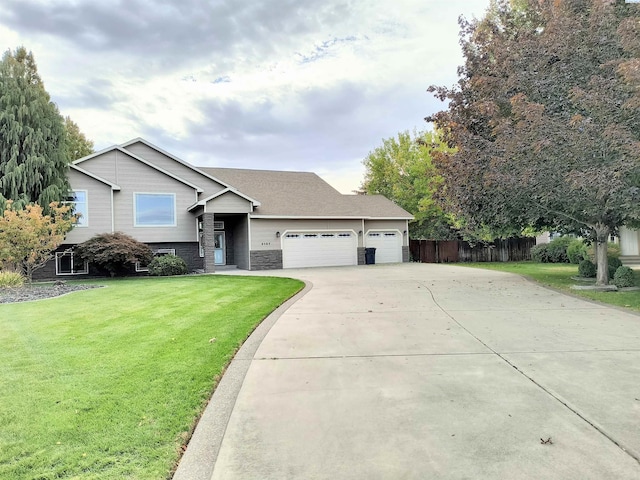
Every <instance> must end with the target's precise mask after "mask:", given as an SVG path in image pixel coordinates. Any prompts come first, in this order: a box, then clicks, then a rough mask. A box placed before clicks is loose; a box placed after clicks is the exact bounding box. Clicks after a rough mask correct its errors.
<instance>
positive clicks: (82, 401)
mask: <svg viewBox="0 0 640 480" xmlns="http://www.w3.org/2000/svg"><path fill="white" fill-rule="evenodd" d="M95 283H97V284H101V285H106V288H99V289H92V290H85V291H80V292H75V293H72V294H70V295H67V296H64V297H59V298H55V299H49V300H41V301H36V302H31V303H22V304H4V305H0V386H1V387H0V478H2V479H12V480H17V479H54V478H72V479H165V478H168V477H170V475H171V471H172V469H173V468H174V467H175V464H176V461H177V459H178V458H179V454H180V451H181V449H182V447H183V445H184V444H185V441H186V439H187V438H188V437H189V432H190V431H191V430H192V428H193V426H194V423H195V421H196V419H197V418H198V416H199V414H200V413H201V412H202V409H203V407H204V405H205V403H206V401H207V399H208V397H209V396H210V394H211V393H212V391H213V388H214V386H215V383H216V381H217V379H218V378H219V376H220V375H221V373H222V372H223V370H224V368H225V366H226V365H227V364H228V362H229V361H230V360H231V358H232V357H233V355H234V353H235V351H236V350H237V348H238V347H239V346H240V345H241V344H242V343H243V341H244V340H245V338H246V337H247V336H248V335H249V333H250V332H251V331H252V330H253V329H254V328H255V326H256V325H257V324H259V323H260V321H261V320H262V319H264V318H265V317H266V316H267V315H268V314H269V313H270V312H271V311H273V310H274V309H275V308H276V307H277V306H278V305H280V304H281V303H283V302H284V301H285V300H286V299H288V298H289V297H291V296H292V295H293V294H295V293H296V292H298V291H299V290H300V289H301V288H302V287H303V284H302V282H299V281H297V280H292V279H285V278H266V277H235V276H188V277H174V278H141V279H123V280H109V281H98V282H95ZM214 338H215V340H213V339H214Z"/></svg>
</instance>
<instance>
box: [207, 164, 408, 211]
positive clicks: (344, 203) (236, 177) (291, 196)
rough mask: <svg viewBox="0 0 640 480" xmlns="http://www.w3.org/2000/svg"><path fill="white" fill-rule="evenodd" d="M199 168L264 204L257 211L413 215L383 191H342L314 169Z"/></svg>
mask: <svg viewBox="0 0 640 480" xmlns="http://www.w3.org/2000/svg"><path fill="white" fill-rule="evenodd" d="M199 170H202V171H203V172H205V173H207V174H209V175H211V176H213V177H215V178H218V179H220V180H222V181H223V182H225V183H227V184H229V185H231V186H233V187H234V188H236V189H237V190H239V191H240V192H242V193H244V194H245V195H248V196H249V197H252V198H254V199H256V200H258V201H259V202H260V203H261V206H260V207H257V208H256V209H255V211H254V214H256V215H274V216H296V217H373V218H403V219H404V218H406V219H411V218H413V216H412V215H411V214H410V213H408V212H407V211H405V210H404V209H402V208H400V207H399V206H397V205H396V204H395V203H393V202H392V201H391V200H388V199H387V198H385V197H383V196H382V195H343V194H341V193H340V192H338V191H337V190H336V189H334V188H333V187H332V186H331V185H329V184H328V183H327V182H325V181H324V180H322V178H320V177H319V176H318V175H316V174H315V173H310V172H284V171H274V170H246V169H237V168H206V167H200V168H199Z"/></svg>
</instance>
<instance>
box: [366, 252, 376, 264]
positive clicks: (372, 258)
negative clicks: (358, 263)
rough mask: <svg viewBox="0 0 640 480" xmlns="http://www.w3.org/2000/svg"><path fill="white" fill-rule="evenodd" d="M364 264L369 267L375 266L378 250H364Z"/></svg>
mask: <svg viewBox="0 0 640 480" xmlns="http://www.w3.org/2000/svg"><path fill="white" fill-rule="evenodd" d="M364 263H366V264H367V265H373V264H374V263H376V249H375V248H365V249H364Z"/></svg>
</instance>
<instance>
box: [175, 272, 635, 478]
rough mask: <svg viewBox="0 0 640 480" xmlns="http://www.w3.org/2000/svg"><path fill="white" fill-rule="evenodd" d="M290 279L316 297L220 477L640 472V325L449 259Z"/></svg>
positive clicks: (291, 325) (260, 353)
mask: <svg viewBox="0 0 640 480" xmlns="http://www.w3.org/2000/svg"><path fill="white" fill-rule="evenodd" d="M268 274H270V275H273V274H274V272H268ZM277 274H278V275H280V276H292V277H296V278H301V279H304V280H307V281H309V282H311V283H312V284H313V288H312V289H311V290H310V291H309V292H308V293H307V294H306V295H305V296H303V297H302V298H301V299H300V300H298V301H297V302H296V303H295V304H293V305H292V306H291V307H290V308H289V309H288V310H286V312H285V313H284V314H282V316H281V317H280V318H279V319H278V320H277V322H276V323H275V325H274V326H273V327H272V328H271V330H270V331H269V333H268V334H267V335H266V337H265V338H264V340H263V341H262V343H261V344H260V346H259V347H258V348H257V351H256V352H255V355H253V357H252V358H249V359H247V360H246V362H247V363H246V365H247V366H248V371H247V373H246V377H245V378H244V382H243V383H242V386H241V389H240V391H239V393H238V395H237V399H236V400H235V404H234V405H233V406H232V410H231V415H230V418H229V421H228V424H227V425H226V426H225V429H224V436H223V440H222V444H221V447H220V450H219V453H218V455H217V460H216V462H215V468H214V469H213V474H212V476H211V473H210V472H208V473H207V474H206V476H207V478H212V479H215V480H235V479H242V480H245V479H252V480H253V479H255V480H268V479H274V480H276V479H277V480H284V479H305V480H307V479H327V480H329V479H332V480H333V479H389V480H398V479H416V480H418V479H419V480H423V479H535V480H542V479H545V480H549V479H562V480H567V479H580V480H584V479H636V480H637V479H639V478H640V462H639V459H640V316H637V315H635V314H631V313H625V312H623V311H620V310H617V309H613V308H608V307H605V306H602V305H598V304H594V303H590V302H586V301H582V300H578V299H576V298H573V297H570V296H566V295H562V294H559V293H555V292H553V291H550V290H548V289H545V288H542V287H539V286H537V285H535V284H533V283H530V282H528V281H527V280H525V279H523V278H520V277H518V276H515V275H511V274H504V273H499V272H492V271H486V270H477V269H470V268H464V267H455V266H447V265H433V264H402V265H375V266H362V267H357V268H356V267H353V268H352V267H345V268H326V269H307V270H295V271H294V270H288V271H282V272H277ZM240 360H241V359H240ZM215 408H217V406H216V402H215V401H213V402H212V403H211V405H210V407H209V409H215ZM205 417H206V416H205ZM203 421H204V419H203ZM201 423H202V422H201ZM198 435H199V434H198V432H196V436H194V440H196V438H197V436H198ZM200 435H203V433H200ZM194 448H195V447H194ZM189 449H191V445H190V446H189ZM189 449H188V450H187V452H189ZM192 457H193V456H192ZM186 458H187V456H185V459H186ZM189 461H192V460H189ZM177 477H178V476H177Z"/></svg>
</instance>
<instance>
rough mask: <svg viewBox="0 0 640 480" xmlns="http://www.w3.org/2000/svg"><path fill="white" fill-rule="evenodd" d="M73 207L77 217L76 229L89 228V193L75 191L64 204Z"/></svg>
mask: <svg viewBox="0 0 640 480" xmlns="http://www.w3.org/2000/svg"><path fill="white" fill-rule="evenodd" d="M64 203H66V204H67V205H71V206H72V207H73V213H74V214H75V215H76V216H77V220H76V224H75V225H76V227H88V226H89V208H88V207H87V191H86V190H74V191H72V192H71V194H70V195H69V196H68V197H67V200H66V201H65V202H64Z"/></svg>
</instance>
